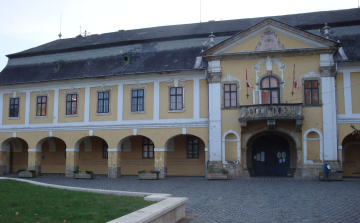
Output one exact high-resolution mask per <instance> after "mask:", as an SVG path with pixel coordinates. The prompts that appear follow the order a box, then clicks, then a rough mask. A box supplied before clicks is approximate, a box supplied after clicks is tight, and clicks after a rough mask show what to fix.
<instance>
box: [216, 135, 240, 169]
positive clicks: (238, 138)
mask: <svg viewBox="0 0 360 223" xmlns="http://www.w3.org/2000/svg"><path fill="white" fill-rule="evenodd" d="M228 134H234V135H235V136H236V140H235V142H237V146H236V151H237V160H236V161H235V162H233V161H230V162H228V161H226V160H225V150H226V147H225V144H226V141H228V142H230V141H234V140H229V139H226V136H227V135H228ZM221 141H222V163H223V164H238V163H239V162H240V159H241V153H240V136H239V134H238V133H237V132H235V131H234V130H229V131H227V132H225V133H224V134H223V137H222V140H221Z"/></svg>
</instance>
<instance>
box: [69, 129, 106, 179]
mask: <svg viewBox="0 0 360 223" xmlns="http://www.w3.org/2000/svg"><path fill="white" fill-rule="evenodd" d="M107 149H108V144H107V142H106V141H105V140H104V139H102V138H100V137H98V136H86V137H84V138H81V139H80V140H79V141H78V142H77V143H76V144H75V150H76V151H79V153H77V154H75V156H76V155H78V167H79V171H82V172H84V171H93V173H94V174H108V151H107Z"/></svg>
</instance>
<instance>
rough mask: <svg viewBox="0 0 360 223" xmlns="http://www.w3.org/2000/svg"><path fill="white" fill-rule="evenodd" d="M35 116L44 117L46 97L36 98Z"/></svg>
mask: <svg viewBox="0 0 360 223" xmlns="http://www.w3.org/2000/svg"><path fill="white" fill-rule="evenodd" d="M36 99H37V100H36V116H46V107H47V96H37V98H36Z"/></svg>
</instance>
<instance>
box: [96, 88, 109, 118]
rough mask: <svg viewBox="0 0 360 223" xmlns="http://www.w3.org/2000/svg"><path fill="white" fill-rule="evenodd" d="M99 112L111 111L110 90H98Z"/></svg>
mask: <svg viewBox="0 0 360 223" xmlns="http://www.w3.org/2000/svg"><path fill="white" fill-rule="evenodd" d="M97 113H109V92H108V91H104V92H98V109H97Z"/></svg>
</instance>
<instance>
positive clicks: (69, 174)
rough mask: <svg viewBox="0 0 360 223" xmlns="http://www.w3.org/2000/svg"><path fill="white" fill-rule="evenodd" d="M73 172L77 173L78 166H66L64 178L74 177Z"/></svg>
mask: <svg viewBox="0 0 360 223" xmlns="http://www.w3.org/2000/svg"><path fill="white" fill-rule="evenodd" d="M74 171H79V167H78V166H67V167H66V174H65V176H66V177H74V176H75V173H74Z"/></svg>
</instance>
